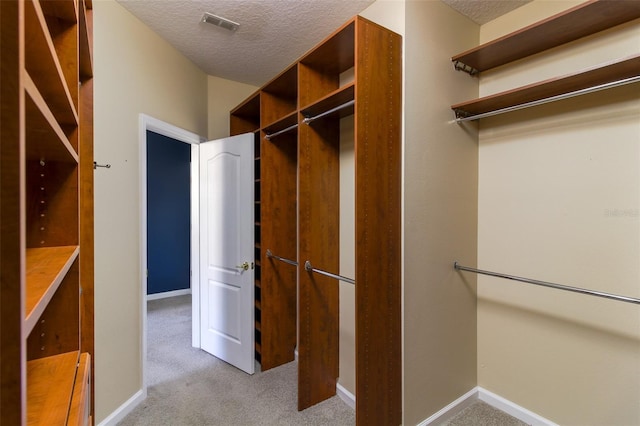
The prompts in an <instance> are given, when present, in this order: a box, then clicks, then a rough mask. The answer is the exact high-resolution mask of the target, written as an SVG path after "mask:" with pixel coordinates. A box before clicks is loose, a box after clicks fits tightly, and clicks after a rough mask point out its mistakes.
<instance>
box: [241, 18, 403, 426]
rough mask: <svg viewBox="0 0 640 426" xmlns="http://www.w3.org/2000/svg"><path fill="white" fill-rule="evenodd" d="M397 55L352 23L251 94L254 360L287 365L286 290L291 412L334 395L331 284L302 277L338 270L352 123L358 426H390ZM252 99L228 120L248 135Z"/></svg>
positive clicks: (395, 343)
mask: <svg viewBox="0 0 640 426" xmlns="http://www.w3.org/2000/svg"><path fill="white" fill-rule="evenodd" d="M401 55H402V53H401V37H400V36H399V35H398V34H395V33H393V32H391V31H389V30H387V29H385V28H383V27H381V26H379V25H377V24H375V23H373V22H371V21H368V20H366V19H364V18H361V17H359V16H357V17H355V18H353V19H352V20H350V21H349V22H347V23H346V24H345V25H343V26H342V27H341V28H339V29H338V30H336V31H335V32H334V33H333V34H332V35H330V36H329V37H328V38H327V39H325V40H324V41H323V42H322V43H320V44H319V45H318V46H316V47H315V48H314V49H312V50H310V51H309V52H308V53H307V54H306V55H305V56H303V57H302V58H301V59H300V60H299V61H298V62H296V63H295V64H293V65H292V66H291V67H289V68H287V69H286V70H285V71H283V72H282V73H281V74H280V75H279V76H277V77H275V78H274V79H273V80H272V81H270V82H269V83H267V84H266V85H265V86H264V87H263V88H262V89H261V90H260V92H259V97H260V108H259V109H260V113H259V115H260V125H259V127H260V131H261V141H260V215H261V216H260V228H261V241H260V251H261V255H260V264H261V279H260V285H261V289H260V293H261V297H262V299H261V301H260V306H261V315H262V321H261V324H260V327H261V331H262V333H261V334H262V342H261V346H262V363H263V369H265V368H271V367H274V366H276V365H279V364H282V363H284V362H287V361H289V360H292V359H293V354H292V348H293V347H294V346H295V345H296V340H295V336H296V328H295V327H296V317H295V315H296V287H297V289H298V294H297V305H298V306H297V323H298V324H297V338H298V340H297V348H298V353H299V365H298V408H299V409H301V410H302V409H305V408H307V407H309V406H311V405H314V404H316V403H318V402H320V401H322V400H324V399H327V398H329V397H331V396H333V395H335V393H336V381H337V378H338V374H339V371H338V369H339V365H338V362H339V360H338V354H339V348H338V344H339V339H338V337H339V309H338V308H339V295H338V281H336V280H335V279H334V278H329V277H327V276H324V275H320V274H318V273H315V272H310V271H307V270H306V268H305V262H306V261H309V262H311V264H312V265H313V267H314V268H318V269H322V270H325V271H328V272H330V273H334V274H335V273H338V272H339V270H340V262H339V259H340V256H339V254H340V253H339V247H340V241H339V238H340V237H339V235H340V233H339V216H340V205H339V193H340V179H339V177H340V176H339V152H340V119H341V118H343V117H345V116H349V115H354V114H355V120H354V123H355V139H356V141H355V167H356V194H355V198H356V224H355V228H356V229H355V231H356V245H357V246H356V276H355V280H356V317H357V319H356V351H357V365H356V387H357V389H356V393H357V394H356V420H357V423H358V424H362V425H364V424H366V425H377V424H380V425H393V424H400V422H401V421H402V411H401V402H402V395H401V369H402V365H401V357H400V353H401V341H400V336H401V329H400V320H401V315H400V313H401V300H400V260H401V259H400V189H401V188H400V183H401V181H400V178H401V175H400V171H401V158H400V152H401V139H400V138H401V128H400V122H401V90H402V81H401V78H402V70H401V66H402V57H401ZM350 75H355V78H354V79H350V78H349V77H348V76H350ZM343 80H344V81H343ZM347 80H348V81H347ZM255 96H256V95H253V96H252V97H251V98H250V99H249V100H247V101H245V102H244V103H242V104H241V105H240V106H238V107H237V108H236V109H234V110H233V111H232V112H231V126H232V130H233V129H234V128H235V129H236V130H238V131H241V130H242V131H248V128H249V127H251V126H247V125H246V124H247V122H248V120H247V119H246V117H247V115H251V114H250V113H248V112H249V111H250V110H251V108H249V107H248V105H255V101H252V99H255ZM249 121H251V120H249ZM252 131H253V130H252ZM296 176H297V177H296ZM296 224H297V226H296ZM266 250H271V252H272V253H273V254H274V255H276V256H279V257H280V258H285V260H287V259H288V260H289V261H295V262H297V263H298V265H297V274H296V266H294V265H292V264H291V262H289V261H284V262H283V261H282V260H280V259H277V258H274V257H268V256H267V255H266ZM295 262H294V263H295ZM267 348H268V349H267ZM267 353H269V354H270V355H269V359H270V361H269V362H267ZM271 356H273V358H271ZM271 361H273V362H271Z"/></svg>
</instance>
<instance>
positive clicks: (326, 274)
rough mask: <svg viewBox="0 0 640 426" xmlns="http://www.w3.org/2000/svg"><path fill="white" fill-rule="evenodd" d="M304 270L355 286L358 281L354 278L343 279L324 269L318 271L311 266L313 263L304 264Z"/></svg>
mask: <svg viewBox="0 0 640 426" xmlns="http://www.w3.org/2000/svg"><path fill="white" fill-rule="evenodd" d="M304 270H305V271H307V272H315V273H316V274H320V275H324V276H326V277H330V278H335V279H336V280H339V281H344V282H346V283H349V284H354V285H355V283H356V280H354V279H352V278H347V277H343V276H342V275H336V274H332V273H331V272H327V271H323V270H322V269H316V268H314V267H313V266H312V265H311V262H310V261H308V260H307V261H306V262H304Z"/></svg>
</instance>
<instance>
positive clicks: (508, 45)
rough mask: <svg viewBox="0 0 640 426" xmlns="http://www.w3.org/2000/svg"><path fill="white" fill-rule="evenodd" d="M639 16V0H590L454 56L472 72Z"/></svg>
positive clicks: (567, 41)
mask: <svg viewBox="0 0 640 426" xmlns="http://www.w3.org/2000/svg"><path fill="white" fill-rule="evenodd" d="M637 18H640V2H637V1H606V0H591V1H588V2H585V3H582V4H579V5H578V6H576V7H573V8H571V9H568V10H566V11H564V12H561V13H559V14H557V15H554V16H551V17H549V18H547V19H544V20H542V21H540V22H536V23H535V24H532V25H529V26H527V27H525V28H522V29H520V30H518V31H515V32H512V33H510V34H507V35H505V36H503V37H500V38H498V39H496V40H493V41H490V42H488V43H485V44H483V45H481V46H478V47H476V48H474V49H471V50H467V51H466V52H463V53H460V54H458V55H455V56H453V57H452V58H451V60H452V61H453V62H454V64H458V65H456V67H458V68H460V69H461V70H466V71H467V72H470V73H472V74H476V73H479V72H482V71H487V70H489V69H491V68H495V67H498V66H500V65H504V64H508V63H509V62H513V61H516V60H518V59H522V58H526V57H527V56H531V55H534V54H536V53H540V52H543V51H545V50H547V49H551V48H553V47H557V46H560V45H563V44H565V43H569V42H571V41H574V40H577V39H579V38H582V37H585V36H588V35H591V34H595V33H597V32H600V31H603V30H606V29H608V28H612V27H615V26H616V25H620V24H623V23H625V22H629V21H632V20H634V19H637Z"/></svg>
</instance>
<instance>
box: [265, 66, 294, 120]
mask: <svg viewBox="0 0 640 426" xmlns="http://www.w3.org/2000/svg"><path fill="white" fill-rule="evenodd" d="M297 109H298V67H297V64H294V65H293V66H291V67H290V68H288V69H287V70H285V71H283V72H282V73H281V74H279V75H278V76H277V77H275V78H274V79H273V80H271V81H270V82H269V83H267V84H266V86H264V88H263V89H262V91H261V92H260V123H261V126H262V127H263V128H264V127H265V124H270V123H275V122H278V121H280V120H282V119H283V118H285V117H287V116H289V115H290V114H292V113H295V112H296V110H297Z"/></svg>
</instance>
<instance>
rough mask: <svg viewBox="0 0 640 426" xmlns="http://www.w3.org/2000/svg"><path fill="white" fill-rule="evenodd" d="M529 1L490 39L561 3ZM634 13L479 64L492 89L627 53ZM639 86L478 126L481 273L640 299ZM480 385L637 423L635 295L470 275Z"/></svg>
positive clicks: (535, 407)
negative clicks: (498, 62)
mask: <svg viewBox="0 0 640 426" xmlns="http://www.w3.org/2000/svg"><path fill="white" fill-rule="evenodd" d="M575 3H576V2H548V1H535V2H533V3H531V4H528V5H526V6H524V7H522V8H521V9H518V10H517V11H516V12H514V13H512V14H509V15H506V16H504V17H502V18H500V19H498V20H495V21H493V22H491V23H489V24H486V25H484V26H483V27H482V29H481V38H482V39H483V40H490V39H493V38H495V37H497V36H500V35H502V34H505V33H507V32H510V31H512V30H515V29H518V28H520V27H522V26H524V25H528V24H530V23H532V22H534V21H537V20H539V19H542V18H544V17H546V16H550V15H552V14H554V13H557V12H558V11H560V10H562V9H565V8H568V7H571V6H573V5H574V4H575ZM638 40H640V21H638V20H636V21H635V22H633V23H631V24H626V25H623V26H621V27H619V28H615V29H612V30H608V31H605V32H603V33H601V34H598V35H595V36H591V37H588V38H586V39H583V40H579V41H576V42H574V43H571V44H569V45H566V46H562V47H559V48H556V49H553V50H551V51H548V52H544V53H541V54H538V55H536V56H534V57H532V58H529V59H524V60H522V61H519V62H517V63H514V64H510V65H507V66H505V67H501V68H500V69H497V70H495V71H491V72H487V73H483V75H482V76H481V78H480V91H481V93H483V94H489V93H494V92H497V91H501V90H506V89H509V88H512V87H517V86H518V85H521V84H528V83H531V82H534V81H538V80H541V79H545V78H549V77H552V76H556V75H563V74H568V73H572V72H576V71H579V70H580V69H583V68H586V67H590V66H594V65H597V64H599V63H602V62H607V61H611V60H614V59H616V58H619V57H625V56H629V55H631V54H638V51H639V47H640V44H639V43H638ZM639 93H640V91H639V89H638V85H637V83H636V84H635V85H632V86H626V87H622V88H618V89H612V90H609V91H605V92H598V93H595V94H591V95H585V96H582V97H578V98H574V99H571V100H566V101H561V102H557V103H553V104H548V105H545V106H539V107H535V108H530V109H527V110H522V111H519V112H514V113H510V114H505V115H503V116H498V117H494V118H490V119H485V120H483V121H482V123H481V131H480V135H479V141H480V143H479V155H480V162H479V213H478V214H479V218H478V264H479V267H480V268H482V269H488V270H495V271H499V272H504V273H508V274H513V275H520V276H525V277H532V278H536V279H540V280H545V281H552V282H557V283H563V284H568V285H574V286H578V287H584V288H588V289H593V290H601V291H605V292H611V293H616V294H622V295H628V296H632V297H640V291H639V287H638V283H639V282H640V266H639V265H640V262H639V261H638V259H639V258H640V213H638V212H639V211H640V120H639V116H640V99H639V96H638V94H639ZM478 296H479V299H478V384H479V385H480V386H482V387H484V388H486V389H488V390H490V391H492V392H495V393H497V394H499V395H501V396H502V397H505V398H507V399H509V400H511V401H513V402H515V403H517V404H519V405H521V406H523V407H526V408H527V409H529V410H531V411H533V412H535V413H537V414H539V415H541V416H543V417H546V418H548V419H550V420H552V421H554V422H556V423H559V424H563V425H587V424H591V425H604V424H611V425H613V424H615V425H632V424H640V405H639V404H638V401H640V380H638V378H639V377H640V362H639V360H640V311H639V310H638V307H637V306H635V305H629V304H625V303H621V302H615V301H609V300H605V299H599V298H594V297H589V296H585V295H580V294H574V293H567V292H561V291H558V290H553V289H545V288H540V287H535V286H528V285H526V284H518V283H513V282H511V281H504V280H500V279H496V278H490V277H479V278H478Z"/></svg>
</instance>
